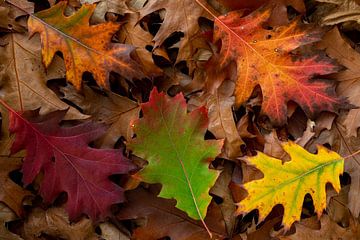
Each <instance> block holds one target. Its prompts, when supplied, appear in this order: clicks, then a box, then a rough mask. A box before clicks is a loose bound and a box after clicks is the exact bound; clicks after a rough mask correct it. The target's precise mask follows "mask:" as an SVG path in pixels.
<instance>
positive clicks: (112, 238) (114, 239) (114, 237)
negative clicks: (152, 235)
mask: <svg viewBox="0 0 360 240" xmlns="http://www.w3.org/2000/svg"><path fill="white" fill-rule="evenodd" d="M99 227H100V229H101V237H102V238H103V239H104V240H130V238H129V237H127V236H126V235H124V234H123V233H122V232H120V230H119V229H118V228H117V227H115V226H114V225H113V224H111V223H109V222H105V223H101V224H100V225H99Z"/></svg>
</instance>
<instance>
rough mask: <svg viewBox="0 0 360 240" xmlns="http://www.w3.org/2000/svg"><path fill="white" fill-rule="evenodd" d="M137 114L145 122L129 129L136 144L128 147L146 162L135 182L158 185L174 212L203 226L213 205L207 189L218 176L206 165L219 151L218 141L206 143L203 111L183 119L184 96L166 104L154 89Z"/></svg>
mask: <svg viewBox="0 0 360 240" xmlns="http://www.w3.org/2000/svg"><path fill="white" fill-rule="evenodd" d="M141 109H142V112H143V116H144V117H143V118H141V119H139V120H138V121H136V122H134V123H133V126H134V132H135V134H136V138H134V139H133V140H132V141H131V142H130V143H129V144H128V147H129V148H130V149H131V150H133V153H134V154H135V155H137V156H139V157H141V158H143V159H146V160H147V161H148V162H149V164H148V165H147V166H146V167H145V168H144V169H143V170H142V171H141V172H139V177H140V178H141V180H142V181H144V182H148V183H161V184H162V190H161V192H160V194H159V196H160V197H163V198H174V199H176V201H177V204H176V207H177V208H179V209H181V210H183V211H185V212H186V213H187V214H188V215H189V217H191V218H194V219H200V220H203V219H204V218H205V216H206V212H207V207H208V205H209V204H210V201H211V197H210V195H209V193H208V192H209V189H210V187H211V186H213V185H214V183H215V181H216V178H217V177H218V176H219V174H220V172H219V171H216V170H213V169H209V162H210V161H212V160H213V159H214V158H215V157H216V156H217V155H219V153H220V151H221V147H222V145H223V141H221V140H207V141H205V140H204V134H205V131H206V128H207V125H208V118H207V110H206V109H205V107H202V108H199V109H197V110H194V111H192V112H191V113H187V112H186V102H185V99H184V97H183V95H182V94H178V95H176V96H175V97H174V98H170V97H167V96H166V95H165V94H164V93H158V91H157V90H156V88H154V89H153V90H152V92H151V94H150V100H149V102H147V103H143V104H141ZM164 169H166V172H164Z"/></svg>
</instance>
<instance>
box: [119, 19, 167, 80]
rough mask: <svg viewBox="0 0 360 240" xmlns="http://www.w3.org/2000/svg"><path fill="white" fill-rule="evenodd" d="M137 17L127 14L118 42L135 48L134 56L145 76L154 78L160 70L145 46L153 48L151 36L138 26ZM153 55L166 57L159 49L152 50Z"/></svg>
mask: <svg viewBox="0 0 360 240" xmlns="http://www.w3.org/2000/svg"><path fill="white" fill-rule="evenodd" d="M138 21H139V15H138V14H137V13H133V14H127V15H126V16H125V19H124V22H125V24H124V25H122V27H121V29H120V32H119V35H118V36H119V40H120V42H122V43H126V44H130V45H133V46H135V47H136V49H135V51H134V52H135V55H136V58H137V60H138V62H139V63H140V64H141V65H142V66H143V69H144V71H145V73H146V74H147V76H156V75H159V74H161V73H162V70H161V69H160V68H159V67H157V66H156V65H155V63H154V60H153V58H152V53H151V52H149V51H148V50H146V47H147V46H151V47H153V45H154V44H153V43H152V38H153V37H152V35H151V34H150V33H149V32H147V31H145V30H144V29H143V28H142V27H141V26H140V24H138ZM154 54H156V55H160V56H164V57H165V58H168V57H167V54H166V52H165V51H164V50H162V49H161V48H157V49H155V50H154Z"/></svg>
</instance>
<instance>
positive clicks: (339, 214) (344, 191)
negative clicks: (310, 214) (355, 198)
mask: <svg viewBox="0 0 360 240" xmlns="http://www.w3.org/2000/svg"><path fill="white" fill-rule="evenodd" d="M349 189H350V185H346V186H345V187H342V188H341V190H340V192H339V193H337V192H336V191H335V190H334V189H333V188H331V189H327V192H326V198H327V199H328V200H327V202H328V204H327V213H328V215H329V217H330V218H331V220H333V221H335V222H337V223H339V224H341V226H344V227H348V226H349V223H350V218H351V213H350V210H349V208H348V202H349V200H348V194H349Z"/></svg>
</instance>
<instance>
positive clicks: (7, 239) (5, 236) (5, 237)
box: [0, 203, 22, 240]
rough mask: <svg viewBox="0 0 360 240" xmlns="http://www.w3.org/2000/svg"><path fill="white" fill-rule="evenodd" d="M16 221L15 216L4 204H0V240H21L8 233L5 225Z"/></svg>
mask: <svg viewBox="0 0 360 240" xmlns="http://www.w3.org/2000/svg"><path fill="white" fill-rule="evenodd" d="M13 220H16V215H15V214H14V213H13V212H12V211H11V209H9V208H8V207H6V206H5V205H4V204H2V203H0V239H1V240H22V238H21V237H20V236H18V235H16V234H14V233H12V232H10V231H9V230H8V229H7V228H6V226H5V224H6V222H10V221H13Z"/></svg>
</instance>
